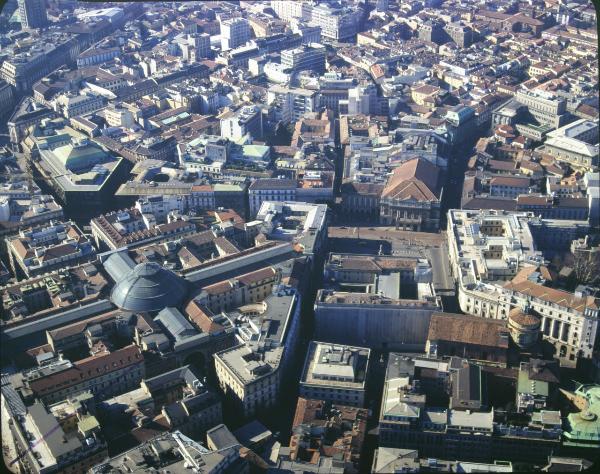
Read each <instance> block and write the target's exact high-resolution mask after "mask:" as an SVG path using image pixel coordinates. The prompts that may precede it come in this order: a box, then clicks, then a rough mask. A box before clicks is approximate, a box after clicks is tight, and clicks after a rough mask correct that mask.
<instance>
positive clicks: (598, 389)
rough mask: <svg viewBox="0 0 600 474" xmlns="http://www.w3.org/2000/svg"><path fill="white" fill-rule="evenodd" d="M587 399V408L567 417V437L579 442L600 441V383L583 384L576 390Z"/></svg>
mask: <svg viewBox="0 0 600 474" xmlns="http://www.w3.org/2000/svg"><path fill="white" fill-rule="evenodd" d="M575 394H576V395H578V396H580V397H582V398H584V399H585V400H586V401H587V406H586V408H585V409H583V410H582V411H580V412H579V413H571V414H570V415H569V416H568V417H567V423H568V429H567V430H566V431H565V437H566V438H567V439H569V440H570V441H577V442H584V443H585V442H588V443H589V442H592V443H598V442H600V385H582V386H580V387H579V388H578V389H577V391H576V392H575Z"/></svg>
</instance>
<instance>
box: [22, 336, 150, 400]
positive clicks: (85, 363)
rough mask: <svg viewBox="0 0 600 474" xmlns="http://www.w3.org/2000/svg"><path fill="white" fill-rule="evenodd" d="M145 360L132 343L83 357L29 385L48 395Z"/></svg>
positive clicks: (34, 389) (35, 391) (33, 389)
mask: <svg viewBox="0 0 600 474" xmlns="http://www.w3.org/2000/svg"><path fill="white" fill-rule="evenodd" d="M143 361H144V356H143V355H142V353H141V351H140V348H139V347H138V346H136V345H130V346H126V347H124V348H122V349H119V350H116V351H114V352H103V353H99V354H96V355H95V356H91V357H88V358H86V359H81V360H79V361H77V362H75V363H74V364H73V367H71V368H69V369H67V370H63V371H62V372H56V373H54V374H51V375H48V376H46V377H41V378H39V379H35V380H32V381H31V382H29V387H30V388H31V390H32V391H33V392H34V393H35V394H40V395H46V394H48V393H53V392H55V391H57V390H63V389H64V388H66V387H69V386H73V385H77V384H80V383H82V382H85V381H86V380H92V379H94V378H96V377H100V376H102V375H104V374H106V373H110V372H114V371H115V370H121V369H124V368H126V367H130V366H133V365H135V364H139V363H143ZM59 384H60V387H59V386H58V385H59Z"/></svg>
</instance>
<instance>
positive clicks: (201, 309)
mask: <svg viewBox="0 0 600 474" xmlns="http://www.w3.org/2000/svg"><path fill="white" fill-rule="evenodd" d="M184 312H185V314H186V315H187V316H188V318H189V319H190V321H192V322H193V323H195V324H196V326H198V328H200V329H201V330H202V332H204V333H207V334H212V333H215V332H220V331H222V330H223V326H221V325H220V324H218V323H215V322H214V321H213V320H212V317H213V313H212V312H211V311H210V309H208V308H206V307H205V306H202V305H200V304H198V303H197V302H196V301H194V300H192V301H190V302H189V303H188V305H187V306H186V307H185V309H184Z"/></svg>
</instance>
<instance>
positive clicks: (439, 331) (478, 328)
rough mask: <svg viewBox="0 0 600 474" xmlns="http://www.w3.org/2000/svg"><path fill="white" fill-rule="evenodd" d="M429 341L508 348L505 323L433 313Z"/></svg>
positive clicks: (459, 315) (474, 317) (475, 317)
mask: <svg viewBox="0 0 600 474" xmlns="http://www.w3.org/2000/svg"><path fill="white" fill-rule="evenodd" d="M427 339H428V340H430V341H436V340H438V341H439V340H442V341H451V342H454V343H463V344H476V345H480V346H488V347H498V348H502V349H507V348H508V330H507V329H506V322H505V321H500V320H495V319H487V318H480V317H477V316H465V315H461V314H451V313H433V314H432V315H431V320H430V322H429V334H428V335H427Z"/></svg>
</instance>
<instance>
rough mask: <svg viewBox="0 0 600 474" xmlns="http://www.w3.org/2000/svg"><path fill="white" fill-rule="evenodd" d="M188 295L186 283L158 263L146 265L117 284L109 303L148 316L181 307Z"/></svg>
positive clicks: (139, 265)
mask: <svg viewBox="0 0 600 474" xmlns="http://www.w3.org/2000/svg"><path fill="white" fill-rule="evenodd" d="M186 294H187V283H186V281H185V280H184V279H182V278H181V277H179V276H177V275H175V273H173V272H171V271H170V270H167V269H166V268H163V267H162V266H160V265H159V264H157V263H151V262H145V263H140V264H138V265H136V266H135V267H134V268H133V269H132V270H131V271H130V272H129V273H127V274H126V275H125V276H124V277H123V278H121V279H120V280H119V281H118V282H117V284H116V285H115V286H114V288H113V290H112V292H111V295H110V299H111V301H112V302H113V303H114V304H115V305H117V306H118V307H119V308H121V309H125V310H127V311H136V312H149V311H160V310H162V309H164V308H166V307H167V306H175V307H176V306H179V305H181V304H182V303H183V300H184V298H185V296H186Z"/></svg>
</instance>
